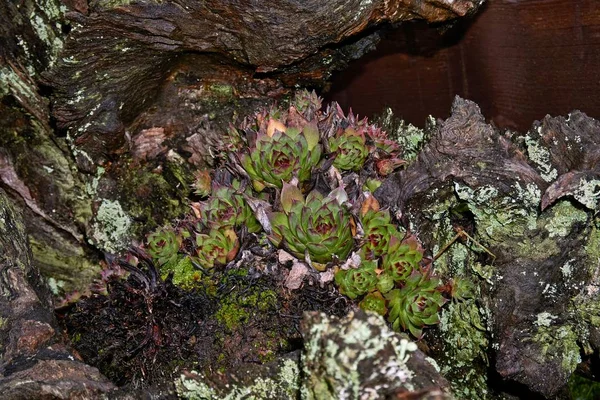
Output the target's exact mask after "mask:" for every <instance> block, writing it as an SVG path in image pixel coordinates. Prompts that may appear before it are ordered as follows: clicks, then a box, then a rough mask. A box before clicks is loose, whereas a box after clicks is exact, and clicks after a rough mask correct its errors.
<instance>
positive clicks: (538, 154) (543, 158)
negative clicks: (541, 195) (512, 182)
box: [525, 134, 558, 182]
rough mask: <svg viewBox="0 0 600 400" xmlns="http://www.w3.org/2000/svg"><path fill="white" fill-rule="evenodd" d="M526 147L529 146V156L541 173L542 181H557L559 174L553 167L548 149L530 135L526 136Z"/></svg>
mask: <svg viewBox="0 0 600 400" xmlns="http://www.w3.org/2000/svg"><path fill="white" fill-rule="evenodd" d="M525 145H526V146H527V155H528V156H529V159H530V160H531V161H532V162H533V163H534V164H535V165H536V167H537V168H538V170H539V171H540V175H541V176H542V179H544V180H545V181H546V182H552V181H553V180H555V179H556V178H557V177H558V172H557V171H556V168H554V166H552V162H551V160H550V152H549V151H548V149H547V148H546V147H544V146H543V145H542V144H540V143H539V141H538V140H536V139H534V138H533V137H532V136H531V135H530V134H528V135H526V136H525Z"/></svg>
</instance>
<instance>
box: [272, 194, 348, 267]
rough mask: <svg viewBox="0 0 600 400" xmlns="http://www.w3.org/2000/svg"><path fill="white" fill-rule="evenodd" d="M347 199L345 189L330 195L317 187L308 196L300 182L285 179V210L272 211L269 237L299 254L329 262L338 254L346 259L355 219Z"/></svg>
mask: <svg viewBox="0 0 600 400" xmlns="http://www.w3.org/2000/svg"><path fill="white" fill-rule="evenodd" d="M346 200H347V195H346V192H344V190H343V189H340V188H338V189H335V190H334V191H332V192H331V193H330V194H329V195H328V196H327V197H323V195H322V194H320V193H319V192H317V191H312V192H310V193H309V194H308V195H307V196H306V199H305V198H304V196H303V195H302V192H301V191H300V189H298V188H297V187H296V186H294V185H291V184H287V183H284V184H283V188H282V190H281V207H282V210H283V211H282V212H274V213H271V214H270V215H269V221H270V224H271V228H272V232H271V234H270V235H269V240H270V241H271V242H272V243H273V244H274V245H275V246H280V245H282V246H283V247H285V248H286V249H287V250H288V251H289V252H290V253H292V254H293V255H294V256H295V257H298V258H300V259H304V258H305V255H306V254H308V255H309V256H310V259H311V261H313V262H316V263H320V264H326V263H328V262H330V261H332V260H333V259H334V258H335V257H337V258H338V259H342V260H343V259H346V257H348V254H349V253H350V251H351V250H352V248H353V246H354V239H353V234H352V229H351V227H352V226H353V224H354V220H353V219H352V216H351V215H350V212H349V211H348V210H347V209H346V208H345V207H344V206H343V203H344V202H345V201H346Z"/></svg>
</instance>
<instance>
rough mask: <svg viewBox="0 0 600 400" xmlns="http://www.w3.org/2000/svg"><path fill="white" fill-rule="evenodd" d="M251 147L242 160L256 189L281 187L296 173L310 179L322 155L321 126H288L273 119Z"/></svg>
mask: <svg viewBox="0 0 600 400" xmlns="http://www.w3.org/2000/svg"><path fill="white" fill-rule="evenodd" d="M249 151H250V152H249V154H243V155H242V156H241V164H242V167H243V168H244V170H246V172H247V173H248V175H249V176H250V179H252V183H253V185H254V188H255V189H256V191H258V192H260V191H262V189H263V188H264V187H265V186H268V187H277V188H281V187H282V184H283V182H289V181H291V179H292V178H293V177H294V176H296V177H297V178H298V180H299V181H300V182H303V181H306V180H308V179H310V173H311V170H312V169H313V167H315V166H316V165H317V164H318V163H319V161H320V159H321V146H320V145H319V130H318V128H317V125H316V123H306V125H304V126H303V127H302V128H300V127H286V126H285V125H283V124H282V123H281V122H279V121H277V120H274V119H273V120H271V121H270V122H269V125H268V127H267V129H266V132H265V133H263V132H261V131H259V132H258V133H257V137H256V140H255V143H254V144H253V145H252V146H251V147H250V149H249Z"/></svg>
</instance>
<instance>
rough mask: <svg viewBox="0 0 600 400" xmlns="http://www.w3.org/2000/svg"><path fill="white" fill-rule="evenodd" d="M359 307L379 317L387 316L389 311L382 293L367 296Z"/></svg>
mask: <svg viewBox="0 0 600 400" xmlns="http://www.w3.org/2000/svg"><path fill="white" fill-rule="evenodd" d="M358 305H359V307H360V308H362V309H363V310H367V311H373V312H376V313H377V314H379V315H385V314H386V313H387V311H388V309H387V306H386V301H385V298H384V297H383V295H382V294H381V293H380V292H372V293H369V294H367V295H366V296H365V297H364V299H362V301H361V302H360V303H359V304H358Z"/></svg>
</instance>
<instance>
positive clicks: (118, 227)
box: [92, 199, 131, 253]
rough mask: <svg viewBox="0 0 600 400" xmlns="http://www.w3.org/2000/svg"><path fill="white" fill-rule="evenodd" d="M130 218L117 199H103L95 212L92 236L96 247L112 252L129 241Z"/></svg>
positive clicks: (121, 247) (120, 248) (123, 246)
mask: <svg viewBox="0 0 600 400" xmlns="http://www.w3.org/2000/svg"><path fill="white" fill-rule="evenodd" d="M130 227H131V218H130V217H129V216H128V215H127V214H126V213H125V211H123V208H122V207H121V204H119V202H118V201H112V200H108V199H103V200H102V202H101V203H100V207H99V208H98V212H97V213H96V221H95V222H94V224H93V226H92V228H93V230H94V232H93V234H92V237H93V238H94V239H95V241H96V243H97V245H98V247H100V248H101V249H103V250H106V251H108V252H111V253H114V252H117V251H119V250H122V249H123V248H125V247H126V246H127V245H128V243H129V239H130V238H129V228H130Z"/></svg>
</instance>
